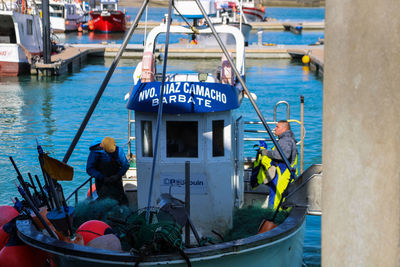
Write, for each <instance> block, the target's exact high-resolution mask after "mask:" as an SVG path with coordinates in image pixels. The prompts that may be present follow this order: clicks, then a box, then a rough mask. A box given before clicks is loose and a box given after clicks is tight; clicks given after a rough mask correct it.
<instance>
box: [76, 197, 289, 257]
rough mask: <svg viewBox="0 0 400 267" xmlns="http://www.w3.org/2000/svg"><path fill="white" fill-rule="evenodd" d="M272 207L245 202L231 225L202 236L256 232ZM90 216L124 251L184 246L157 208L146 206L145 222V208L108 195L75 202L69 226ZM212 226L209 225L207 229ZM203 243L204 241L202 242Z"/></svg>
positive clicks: (282, 217) (279, 218)
mask: <svg viewBox="0 0 400 267" xmlns="http://www.w3.org/2000/svg"><path fill="white" fill-rule="evenodd" d="M273 214H274V210H273V209H270V208H262V207H261V206H249V207H245V208H241V209H237V210H236V211H235V213H234V216H233V227H232V229H230V230H229V231H227V232H226V233H225V234H224V235H223V236H220V237H222V238H220V239H221V240H218V238H210V237H205V238H204V240H209V241H211V242H209V243H216V242H219V241H222V240H223V241H231V240H236V239H241V238H245V237H249V236H252V235H255V234H257V232H258V229H259V226H260V224H261V222H262V221H263V220H264V219H267V220H271V219H272V217H273ZM288 214H289V212H287V211H280V212H279V213H278V214H277V216H276V218H275V220H274V223H275V224H277V225H279V224H280V223H282V222H283V221H284V220H285V219H286V217H287V216H288ZM90 220H100V221H103V222H105V223H106V224H108V225H109V226H110V227H111V228H112V230H113V232H114V233H115V234H116V235H117V236H118V237H119V239H120V241H121V246H122V249H123V250H124V251H130V250H133V251H141V250H147V251H152V252H168V251H171V250H174V249H178V250H181V249H183V248H184V243H183V241H182V229H181V227H180V226H179V225H178V224H177V223H176V222H175V220H174V218H173V217H172V216H171V215H170V214H168V213H166V212H164V211H162V210H160V209H158V208H154V207H153V208H151V209H150V220H149V221H150V223H149V224H147V223H146V209H139V210H136V211H132V210H131V209H130V208H128V207H127V206H119V205H118V202H117V201H115V200H112V199H105V200H97V201H89V200H85V201H83V202H80V203H78V205H77V206H76V207H75V214H74V220H73V222H74V223H73V228H74V230H75V231H76V229H78V227H79V226H80V225H82V224H83V223H85V222H87V221H90ZM210 230H212V229H210ZM205 243H206V242H205Z"/></svg>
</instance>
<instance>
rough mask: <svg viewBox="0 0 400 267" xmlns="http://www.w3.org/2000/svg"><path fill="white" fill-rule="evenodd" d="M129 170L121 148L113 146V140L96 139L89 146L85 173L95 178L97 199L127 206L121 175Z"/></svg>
mask: <svg viewBox="0 0 400 267" xmlns="http://www.w3.org/2000/svg"><path fill="white" fill-rule="evenodd" d="M128 169H129V162H128V160H127V159H126V156H125V153H124V151H123V150H122V148H120V147H118V146H116V145H115V140H114V138H111V137H105V138H104V139H103V140H100V139H96V140H94V141H93V142H92V145H91V146H90V154H89V157H88V160H87V164H86V172H87V173H88V174H89V175H90V176H92V177H94V178H95V183H96V191H97V195H98V196H99V199H104V198H112V199H115V200H117V201H118V203H119V204H120V205H128V198H127V197H126V195H125V192H124V188H123V185H122V175H124V174H125V173H126V171H127V170H128Z"/></svg>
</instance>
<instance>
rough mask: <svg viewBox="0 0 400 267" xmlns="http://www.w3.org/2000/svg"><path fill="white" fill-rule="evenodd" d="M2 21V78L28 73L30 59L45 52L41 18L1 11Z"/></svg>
mask: <svg viewBox="0 0 400 267" xmlns="http://www.w3.org/2000/svg"><path fill="white" fill-rule="evenodd" d="M0 20H1V22H2V28H3V29H2V32H3V34H2V36H0V76H17V75H19V74H24V73H28V72H29V70H30V63H29V59H30V58H32V57H33V56H35V55H40V54H41V53H42V52H43V50H42V49H43V46H42V37H41V29H40V28H41V27H40V18H39V16H36V15H30V14H22V13H18V12H15V11H0ZM6 33H7V34H6Z"/></svg>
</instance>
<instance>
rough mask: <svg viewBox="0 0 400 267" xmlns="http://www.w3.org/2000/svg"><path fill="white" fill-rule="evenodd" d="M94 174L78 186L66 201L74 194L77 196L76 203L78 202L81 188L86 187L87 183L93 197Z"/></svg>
mask: <svg viewBox="0 0 400 267" xmlns="http://www.w3.org/2000/svg"><path fill="white" fill-rule="evenodd" d="M93 178H94V177H93V176H92V177H89V178H88V179H86V181H84V182H83V183H82V184H81V185H80V186H78V187H77V188H75V190H74V191H73V192H72V193H71V194H70V195H69V196H68V197H67V198H66V201H68V200H69V199H71V198H72V197H73V196H75V205H76V204H77V203H78V192H79V190H80V189H81V188H82V187H84V186H85V185H86V184H87V183H89V191H90V194H89V196H90V197H92V195H93V191H92V190H93V189H92V184H93Z"/></svg>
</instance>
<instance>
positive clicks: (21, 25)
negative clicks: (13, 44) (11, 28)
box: [19, 23, 24, 34]
mask: <svg viewBox="0 0 400 267" xmlns="http://www.w3.org/2000/svg"><path fill="white" fill-rule="evenodd" d="M19 32H20V33H21V34H24V24H23V23H21V24H19Z"/></svg>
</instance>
